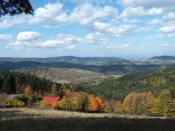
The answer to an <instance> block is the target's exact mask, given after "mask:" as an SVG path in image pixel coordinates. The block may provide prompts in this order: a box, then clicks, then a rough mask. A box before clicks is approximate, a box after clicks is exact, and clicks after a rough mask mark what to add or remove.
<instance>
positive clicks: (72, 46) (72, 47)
mask: <svg viewBox="0 0 175 131" xmlns="http://www.w3.org/2000/svg"><path fill="white" fill-rule="evenodd" d="M67 48H68V49H75V48H76V47H75V45H69V46H68V47H67Z"/></svg>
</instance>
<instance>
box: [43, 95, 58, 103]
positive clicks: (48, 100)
mask: <svg viewBox="0 0 175 131" xmlns="http://www.w3.org/2000/svg"><path fill="white" fill-rule="evenodd" d="M57 101H60V98H59V97H55V96H44V97H43V100H42V102H45V103H48V104H53V103H55V102H57Z"/></svg>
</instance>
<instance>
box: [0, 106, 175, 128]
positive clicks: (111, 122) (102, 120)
mask: <svg viewBox="0 0 175 131" xmlns="http://www.w3.org/2000/svg"><path fill="white" fill-rule="evenodd" d="M174 123H175V119H163V118H154V117H143V116H137V117H135V116H127V115H116V114H105V113H104V114H102V113H101V114H96V113H94V114H93V113H78V112H66V111H53V110H35V109H25V108H21V109H15V108H14V109H0V131H71V130H72V131H174V130H175V124H174Z"/></svg>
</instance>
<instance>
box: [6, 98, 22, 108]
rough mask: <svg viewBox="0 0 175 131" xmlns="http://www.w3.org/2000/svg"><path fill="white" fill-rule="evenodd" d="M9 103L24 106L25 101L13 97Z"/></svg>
mask: <svg viewBox="0 0 175 131" xmlns="http://www.w3.org/2000/svg"><path fill="white" fill-rule="evenodd" d="M8 104H9V105H11V106H14V107H24V106H25V103H24V102H23V101H21V100H19V99H18V98H15V99H12V100H9V101H8Z"/></svg>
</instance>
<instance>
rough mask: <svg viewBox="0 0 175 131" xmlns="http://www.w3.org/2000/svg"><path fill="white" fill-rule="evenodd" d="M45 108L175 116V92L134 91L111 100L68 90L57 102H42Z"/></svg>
mask: <svg viewBox="0 0 175 131" xmlns="http://www.w3.org/2000/svg"><path fill="white" fill-rule="evenodd" d="M41 107H42V108H44V109H59V110H60V109H61V110H67V111H85V112H114V113H118V114H130V115H144V116H163V117H175V94H174V93H173V94H172V92H170V91H168V90H163V91H162V92H161V94H160V95H159V96H154V95H153V94H152V93H151V92H140V93H135V92H132V93H130V94H129V95H127V96H126V97H125V98H124V99H123V100H122V101H117V100H116V101H113V102H112V101H110V100H108V99H105V98H104V97H101V96H94V95H91V94H88V93H85V92H70V91H68V92H66V93H65V95H64V97H63V98H62V99H60V100H59V101H57V102H54V103H47V101H44V100H43V101H42V102H41Z"/></svg>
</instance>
